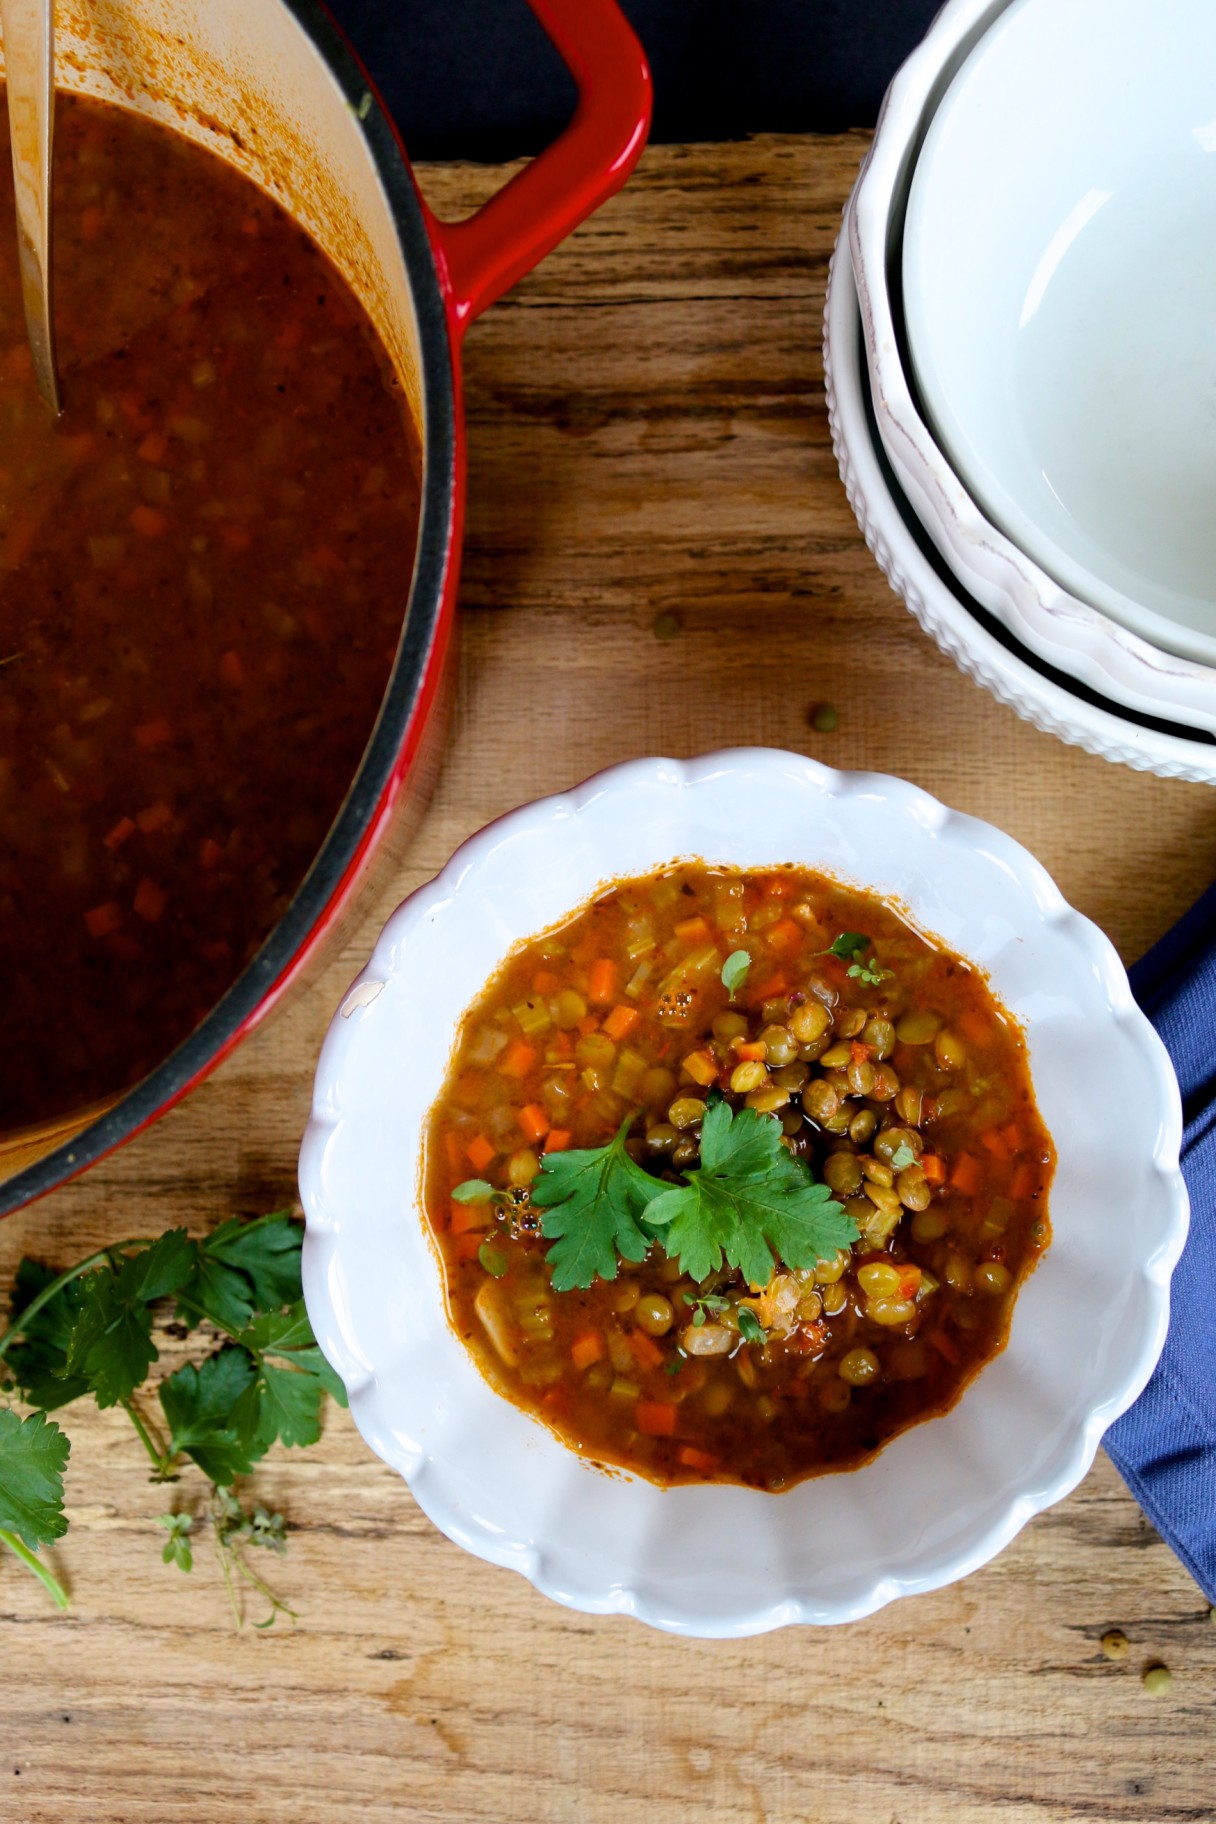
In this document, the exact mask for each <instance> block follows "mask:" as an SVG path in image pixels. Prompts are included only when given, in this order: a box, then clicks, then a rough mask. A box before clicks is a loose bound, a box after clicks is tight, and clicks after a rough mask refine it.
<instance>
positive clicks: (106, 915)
mask: <svg viewBox="0 0 1216 1824" xmlns="http://www.w3.org/2000/svg"><path fill="white" fill-rule="evenodd" d="M122 920H123V910H122V907H121V906H120V905H119V904H118V901H117V900H114V899H108V900H107V901H106V903H105V905H104V906H94V907H93V909H92V911H90V912H86V913H85V915H84V924H85V930H86V931H87V932H88V934H89V936H90V937H109V935H110V933H111V932H112V931H117V929H118V927H119V926H120V925H121V923H122Z"/></svg>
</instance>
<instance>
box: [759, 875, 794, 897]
mask: <svg viewBox="0 0 1216 1824" xmlns="http://www.w3.org/2000/svg"><path fill="white" fill-rule="evenodd" d="M793 884H794V883H793V881H792V880H791V879H790V877H789V875H788V874H770V875H769V877H768V879H767V880H766V881H765V883H764V891H765V894H766V895H767V897H768V898H769V899H788V898H789V896H790V891H791V888H792V887H793Z"/></svg>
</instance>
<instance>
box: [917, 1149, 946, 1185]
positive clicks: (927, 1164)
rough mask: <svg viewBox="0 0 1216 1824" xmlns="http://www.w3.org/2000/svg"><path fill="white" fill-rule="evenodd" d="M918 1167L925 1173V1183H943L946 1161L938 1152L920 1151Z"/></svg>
mask: <svg viewBox="0 0 1216 1824" xmlns="http://www.w3.org/2000/svg"><path fill="white" fill-rule="evenodd" d="M920 1169H921V1171H922V1172H923V1173H924V1174H925V1181H926V1183H928V1184H945V1182H946V1161H945V1160H944V1159H943V1158H942V1157H941V1155H940V1153H922V1154H921V1156H920Z"/></svg>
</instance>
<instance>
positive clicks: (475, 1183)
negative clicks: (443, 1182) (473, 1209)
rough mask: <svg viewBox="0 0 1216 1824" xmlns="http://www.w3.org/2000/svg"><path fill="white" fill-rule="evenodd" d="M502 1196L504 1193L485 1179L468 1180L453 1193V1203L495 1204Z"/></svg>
mask: <svg viewBox="0 0 1216 1824" xmlns="http://www.w3.org/2000/svg"><path fill="white" fill-rule="evenodd" d="M501 1195H502V1193H501V1192H500V1191H496V1190H495V1189H494V1186H493V1185H492V1184H490V1183H489V1182H488V1181H487V1180H486V1179H485V1178H466V1179H465V1181H464V1183H463V1184H458V1185H457V1186H456V1189H455V1190H454V1191H453V1192H452V1201H453V1202H454V1203H493V1201H494V1199H495V1198H496V1197H499V1196H501Z"/></svg>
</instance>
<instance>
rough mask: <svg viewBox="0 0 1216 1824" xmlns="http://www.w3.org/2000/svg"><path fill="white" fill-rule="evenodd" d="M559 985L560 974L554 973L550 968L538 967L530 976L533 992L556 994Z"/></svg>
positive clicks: (560, 980) (560, 981) (560, 982)
mask: <svg viewBox="0 0 1216 1824" xmlns="http://www.w3.org/2000/svg"><path fill="white" fill-rule="evenodd" d="M561 985H562V978H561V976H560V975H554V973H553V971H552V969H538V970H537V971H536V974H535V975H534V976H533V977H532V992H533V993H534V994H556V993H557V991H558V989H559V988H560V987H561Z"/></svg>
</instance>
